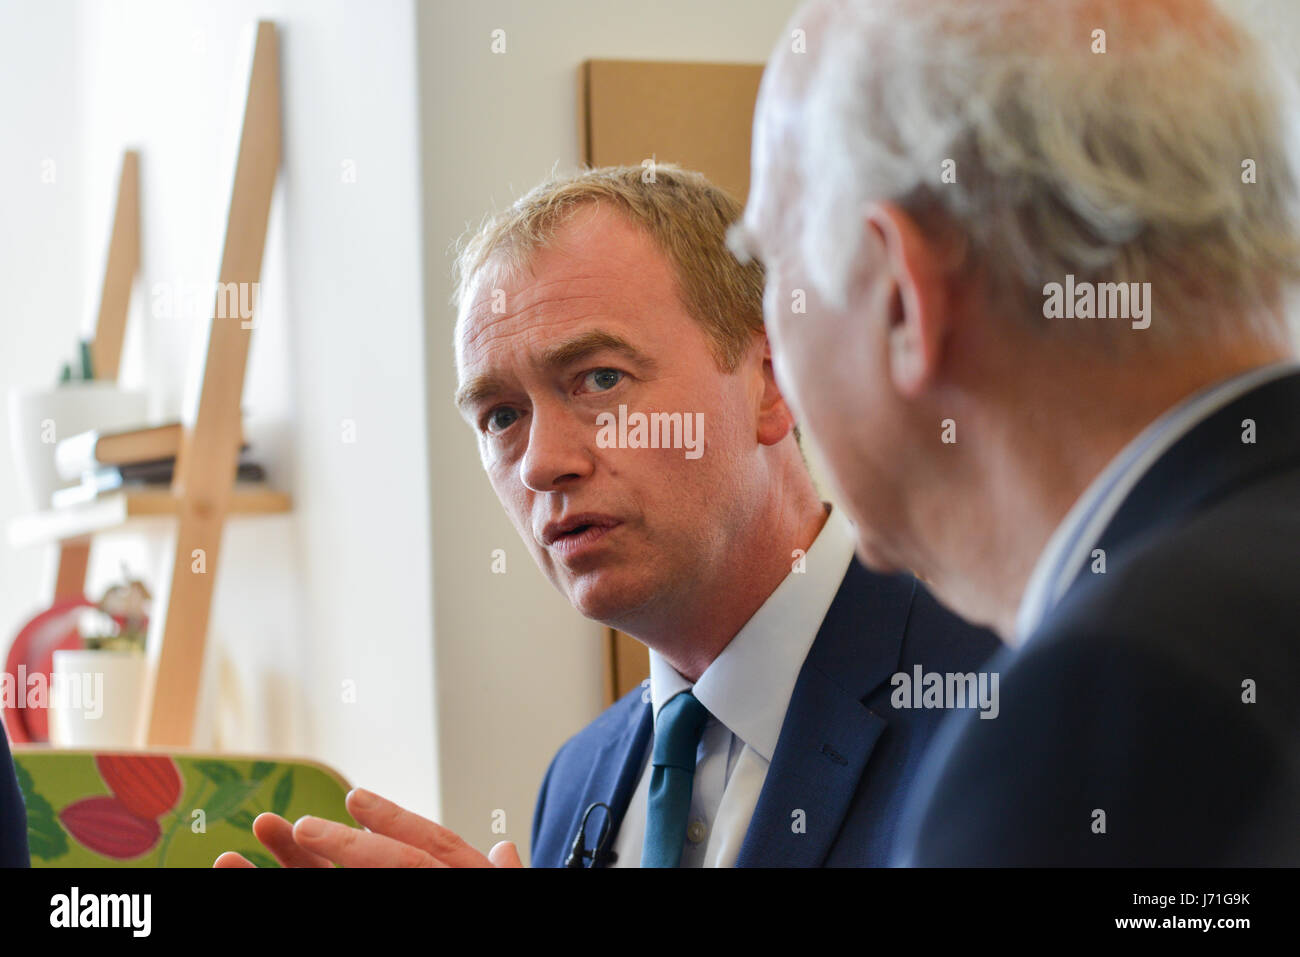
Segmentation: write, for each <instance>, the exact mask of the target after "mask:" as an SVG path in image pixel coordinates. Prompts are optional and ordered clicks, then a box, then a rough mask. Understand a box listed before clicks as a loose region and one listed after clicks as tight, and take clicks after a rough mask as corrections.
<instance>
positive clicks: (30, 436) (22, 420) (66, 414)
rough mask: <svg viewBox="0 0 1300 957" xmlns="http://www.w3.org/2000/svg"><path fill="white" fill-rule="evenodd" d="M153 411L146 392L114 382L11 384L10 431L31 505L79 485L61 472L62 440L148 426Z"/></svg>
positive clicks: (47, 504) (45, 505) (45, 502)
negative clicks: (40, 385)
mask: <svg viewBox="0 0 1300 957" xmlns="http://www.w3.org/2000/svg"><path fill="white" fill-rule="evenodd" d="M148 412H149V397H148V395H147V394H146V393H144V392H127V391H124V390H122V389H119V388H118V387H117V385H116V384H115V383H112V382H70V383H66V384H64V385H61V386H58V387H56V388H44V389H11V390H10V392H9V436H10V439H11V442H12V445H13V453H14V462H15V463H16V465H17V468H18V484H19V485H20V486H21V487H22V489H23V492H24V493H25V494H26V495H27V498H28V501H27V506H28V507H29V508H33V509H38V510H44V509H47V508H49V507H50V496H52V495H53V494H54V492H55V490H57V489H60V488H63V487H64V486H66V485H70V484H76V483H75V482H68V481H66V480H65V479H62V478H60V476H59V470H58V468H57V467H56V466H55V462H54V448H55V446H56V445H57V444H58V443H59V442H62V441H63V440H64V439H66V438H69V437H71V436H74V435H76V434H77V433H79V432H86V431H88V430H90V429H100V430H102V431H109V432H111V431H115V430H118V429H133V428H136V427H139V426H143V425H144V424H145V422H146V419H147V417H148Z"/></svg>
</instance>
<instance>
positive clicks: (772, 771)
mask: <svg viewBox="0 0 1300 957" xmlns="http://www.w3.org/2000/svg"><path fill="white" fill-rule="evenodd" d="M996 646H997V639H996V638H995V637H994V636H993V635H992V634H990V633H989V632H987V631H984V630H982V629H978V628H975V627H973V626H971V625H968V624H966V623H965V622H963V621H961V620H960V619H958V618H956V617H954V616H953V615H952V614H950V613H949V612H947V611H946V610H944V609H943V608H942V607H941V606H940V605H939V604H938V603H937V602H936V601H935V600H934V599H933V598H932V597H931V596H930V595H929V593H928V592H926V591H925V589H924V588H922V587H920V586H919V585H918V584H917V583H916V581H915V579H913V578H911V577H910V576H882V575H876V574H873V573H872V572H869V571H868V570H867V569H865V568H863V567H862V566H861V565H860V564H858V562H857V561H856V560H855V561H854V562H853V563H852V564H851V565H850V567H849V570H848V572H847V573H846V575H845V576H844V580H843V582H842V583H841V584H840V588H839V590H838V592H837V593H836V595H835V599H834V601H833V602H832V603H831V607H830V609H829V610H828V611H827V613H826V617H825V619H824V620H823V622H822V625H821V628H820V629H819V630H818V632H817V637H816V639H815V640H814V641H813V644H812V648H811V649H810V650H809V652H808V657H807V658H806V659H805V661H804V664H803V668H802V670H801V671H800V672H799V678H798V681H797V683H796V684H795V689H794V693H793V695H792V696H791V698H790V705H789V708H788V709H787V710H786V715H785V722H784V724H783V725H782V727H781V734H780V737H779V739H778V740H777V745H776V751H775V753H774V754H773V755H772V764H771V766H770V767H769V768H768V772H767V778H766V780H765V782H764V784H763V790H762V792H761V794H760V795H759V799H758V804H757V806H756V807H755V809H754V816H753V818H752V820H751V821H750V825H749V830H748V832H747V833H746V835H745V840H744V843H743V844H742V845H741V849H740V854H739V857H738V858H737V861H736V865H737V866H738V867H774V866H787V867H818V866H862V865H881V864H885V863H888V861H889V859H890V852H891V848H892V845H893V839H894V832H895V828H896V825H897V822H898V818H899V814H900V812H901V810H902V808H903V805H904V799H905V797H906V792H907V790H908V786H909V784H910V783H911V781H912V778H913V775H914V774H915V773H916V771H917V768H918V767H919V765H920V759H921V754H922V751H923V750H924V748H925V746H926V743H927V742H928V741H929V739H930V736H931V734H932V733H933V732H934V730H935V728H936V727H937V726H938V724H939V721H940V719H941V718H942V712H940V711H937V710H922V709H912V710H904V709H895V708H893V707H892V706H891V704H890V694H891V692H892V691H893V686H892V685H891V683H890V678H891V677H892V676H893V675H894V674H895V673H896V672H899V671H905V672H908V673H909V674H910V672H911V670H912V667H913V665H915V664H920V665H922V666H923V668H924V670H925V671H939V672H945V671H953V672H963V673H964V672H969V671H973V670H977V669H978V668H979V667H980V665H981V664H982V663H983V662H984V661H985V660H986V659H987V658H988V657H989V656H990V655H991V654H992V653H993V651H994V649H995V648H996ZM653 724H654V722H653V718H652V716H651V705H650V704H649V702H647V701H643V700H642V692H641V689H640V688H638V689H636V690H634V691H633V692H632V693H630V694H628V695H627V696H626V697H624V698H622V699H621V700H619V701H618V702H616V703H615V704H613V705H612V706H611V707H609V708H608V709H607V710H606V711H605V712H604V713H603V714H601V715H600V717H598V718H597V719H596V720H595V721H593V722H592V723H591V724H590V725H588V726H587V727H586V728H584V729H583V730H582V731H580V732H579V733H578V734H577V735H575V736H574V737H573V738H571V739H570V740H569V741H568V742H567V743H566V744H565V745H564V746H563V747H562V748H560V751H559V753H558V754H556V756H555V758H554V759H553V760H552V761H551V766H550V768H549V770H547V772H546V778H545V780H543V782H542V787H541V792H540V794H539V795H538V798H537V808H536V812H535V813H534V815H533V845H532V863H533V866H534V867H559V866H561V865H562V864H563V863H564V859H565V857H566V856H567V855H568V852H569V848H570V846H571V844H572V843H573V839H574V837H575V835H576V834H577V833H578V830H579V824H580V821H581V819H582V815H583V812H584V811H585V810H586V808H587V807H588V805H590V804H592V803H593V802H596V801H603V802H605V803H606V804H608V805H609V807H610V809H611V820H610V826H611V830H610V838H609V843H610V845H612V844H613V839H614V836H615V835H616V834H617V832H618V826H619V824H620V823H621V822H622V819H623V815H624V813H625V812H626V810H627V806H628V802H629V801H630V800H631V797H632V792H633V789H634V788H635V787H636V784H637V780H638V778H639V777H640V773H641V767H642V763H643V761H644V758H645V753H646V748H647V747H648V746H649V744H650V740H651V736H652V732H653ZM797 810H802V811H803V812H804V824H805V828H806V830H805V832H804V833H796V831H795V828H794V827H793V823H794V820H795V819H794V817H793V815H794V813H795V811H797ZM603 814H604V812H603V811H601V810H599V809H598V810H596V811H595V812H593V813H592V816H591V820H590V822H589V824H588V827H587V830H586V842H585V843H586V847H587V848H588V849H592V848H594V846H595V844H596V837H597V834H598V832H599V829H600V825H601V823H602V820H603Z"/></svg>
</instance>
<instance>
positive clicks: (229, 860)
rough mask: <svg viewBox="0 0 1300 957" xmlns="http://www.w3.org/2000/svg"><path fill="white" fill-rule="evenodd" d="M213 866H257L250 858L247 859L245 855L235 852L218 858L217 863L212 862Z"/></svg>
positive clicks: (227, 852)
mask: <svg viewBox="0 0 1300 957" xmlns="http://www.w3.org/2000/svg"><path fill="white" fill-rule="evenodd" d="M212 866H213V867H256V866H257V865H256V864H254V863H253V862H252V861H250V860H249V859H248V858H246V857H245V856H244V855H243V854H239V853H237V852H235V851H226V853H224V854H222V855H221V856H220V857H218V858H217V859H216V860H215V861H213V862H212Z"/></svg>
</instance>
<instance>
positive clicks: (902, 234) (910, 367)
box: [866, 203, 951, 399]
mask: <svg viewBox="0 0 1300 957" xmlns="http://www.w3.org/2000/svg"><path fill="white" fill-rule="evenodd" d="M866 226H867V228H868V229H871V230H872V231H874V232H875V234H876V238H877V240H878V241H879V243H880V244H881V246H883V248H884V255H885V265H886V269H887V270H888V275H887V279H888V281H889V283H890V284H891V285H892V287H893V288H892V294H891V295H890V302H889V306H888V309H889V315H888V327H887V329H886V335H887V336H888V349H889V357H888V358H889V372H890V377H891V378H892V379H893V382H894V388H896V389H897V390H898V391H899V393H900V394H902V395H903V396H905V397H907V398H910V399H914V398H916V397H918V396H919V395H921V394H922V393H923V392H924V391H925V390H926V389H927V388H928V387H929V386H930V385H932V384H933V382H934V379H935V377H936V376H937V374H938V370H939V364H940V361H941V359H942V356H943V347H944V343H945V340H946V339H947V337H948V333H949V331H950V326H949V324H950V322H951V310H950V309H949V303H948V286H947V282H946V270H945V267H944V254H943V250H942V249H941V248H940V247H939V245H938V244H937V243H935V242H934V241H932V240H930V239H929V238H927V237H926V236H925V234H924V233H923V232H922V231H921V228H920V227H919V226H918V225H917V222H916V220H915V219H913V218H912V217H911V216H909V215H908V214H907V213H906V212H904V211H903V210H902V209H900V208H899V207H898V206H895V205H894V204H893V203H873V204H871V205H870V206H869V207H868V208H867V211H866Z"/></svg>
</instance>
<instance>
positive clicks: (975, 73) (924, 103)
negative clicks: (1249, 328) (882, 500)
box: [798, 0, 1300, 331]
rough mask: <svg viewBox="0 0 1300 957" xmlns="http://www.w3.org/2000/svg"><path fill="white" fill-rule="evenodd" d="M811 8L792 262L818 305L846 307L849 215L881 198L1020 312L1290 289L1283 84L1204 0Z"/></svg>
mask: <svg viewBox="0 0 1300 957" xmlns="http://www.w3.org/2000/svg"><path fill="white" fill-rule="evenodd" d="M1171 7H1172V8H1173V9H1172V12H1171ZM826 12H829V13H830V23H829V25H828V26H827V28H826V29H825V30H824V31H822V39H821V42H822V43H823V44H824V46H823V47H822V48H821V50H819V51H818V61H819V62H818V63H817V64H816V65H815V66H812V67H811V72H810V73H809V74H807V75H805V77H804V78H803V79H804V83H805V84H806V85H805V89H804V94H805V96H804V100H803V113H802V122H801V123H800V125H801V127H802V129H801V130H800V133H801V134H802V137H801V138H802V139H803V143H802V148H801V149H800V150H799V151H798V152H799V159H798V164H799V167H798V168H799V173H800V178H801V180H802V183H803V198H804V200H805V204H804V206H803V215H802V217H801V218H802V223H801V227H800V230H799V243H800V247H801V249H800V252H801V254H802V259H803V262H804V264H805V266H806V268H807V270H808V275H809V279H810V281H811V282H812V283H813V284H814V285H815V286H816V288H817V289H818V292H819V293H820V294H821V295H822V296H823V297H824V298H826V300H827V301H829V302H832V303H835V304H837V305H839V306H840V307H843V306H844V305H845V304H846V302H847V301H848V299H849V292H850V288H851V283H852V280H853V271H854V268H855V261H856V260H857V258H858V256H859V255H860V245H859V244H860V241H861V237H862V229H861V215H862V210H863V208H864V206H865V204H866V203H868V202H870V201H881V200H888V201H892V202H895V203H897V204H898V205H899V206H901V207H902V208H903V209H905V210H908V211H909V212H922V211H926V210H931V211H936V210H937V211H938V212H939V213H940V214H942V217H943V219H944V221H945V222H947V223H949V224H952V225H955V226H956V227H957V228H958V231H959V232H960V233H961V234H962V237H963V239H964V240H965V242H966V244H967V246H968V251H969V254H970V255H971V256H973V258H974V259H975V260H976V261H978V263H980V264H981V265H982V267H984V268H985V270H986V271H987V273H988V274H989V275H990V276H991V277H992V279H993V280H994V281H995V282H1000V283H1008V284H1010V285H1011V286H1012V287H1014V288H1015V289H1016V290H1017V291H1018V293H1019V294H1020V295H1022V296H1023V297H1024V301H1026V302H1028V301H1030V300H1031V298H1032V297H1034V296H1037V297H1038V298H1037V301H1038V302H1041V301H1042V299H1041V293H1042V289H1043V286H1044V284H1046V283H1049V282H1060V281H1062V279H1063V278H1064V276H1065V275H1066V274H1074V275H1075V276H1076V277H1077V278H1078V279H1080V280H1083V279H1093V280H1099V281H1105V282H1146V281H1153V285H1155V286H1156V295H1157V296H1159V297H1160V299H1161V300H1162V312H1163V313H1165V314H1168V313H1169V311H1170V310H1171V308H1173V305H1172V304H1174V303H1176V304H1177V305H1178V306H1179V307H1188V308H1191V307H1195V306H1196V304H1197V303H1198V301H1200V300H1201V299H1203V298H1204V295H1205V293H1206V291H1207V290H1208V291H1209V292H1211V293H1213V294H1214V295H1215V296H1216V297H1221V298H1222V299H1223V300H1225V301H1228V302H1231V303H1234V304H1251V305H1255V304H1259V303H1266V302H1270V301H1273V300H1274V297H1275V295H1276V294H1277V293H1278V292H1282V291H1285V290H1286V289H1287V288H1288V285H1289V284H1290V283H1292V282H1294V281H1295V280H1297V279H1300V194H1298V189H1297V185H1298V184H1300V131H1297V125H1296V124H1297V117H1298V116H1300V107H1298V106H1297V103H1300V97H1297V91H1296V84H1295V78H1294V77H1293V76H1291V75H1288V74H1287V73H1286V72H1284V71H1283V70H1282V69H1281V68H1280V67H1279V66H1278V65H1277V64H1276V63H1275V62H1274V61H1273V59H1272V58H1271V56H1270V55H1269V51H1268V50H1267V49H1266V48H1265V46H1264V45H1263V44H1261V43H1258V42H1256V41H1255V39H1253V38H1252V37H1251V36H1250V35H1249V34H1248V33H1247V31H1246V29H1245V26H1244V25H1243V24H1240V23H1236V22H1233V21H1232V20H1231V19H1229V17H1228V16H1227V14H1226V13H1225V11H1223V10H1221V9H1219V8H1218V7H1216V6H1214V5H1213V4H1212V3H1211V2H1209V0H1205V2H1193V0H1186V2H1173V3H1170V2H1160V0H923V2H916V0H856V2H854V0H850V2H840V3H838V4H834V5H833V6H832V8H831V9H830V10H828V11H826ZM1094 30H1104V31H1105V34H1106V36H1105V41H1106V44H1107V51H1108V52H1105V53H1097V52H1093V44H1094V42H1095V40H1096V35H1095V34H1094V32H1093V31H1094ZM1248 160H1249V161H1253V163H1254V168H1255V170H1256V176H1257V181H1256V182H1254V183H1246V182H1244V174H1243V169H1244V168H1245V164H1246V162H1247V161H1248ZM947 161H952V164H951V165H950V166H949V168H950V169H951V170H952V171H953V172H955V176H956V181H955V182H947V183H945V182H943V181H942V180H941V174H942V172H943V170H944V166H945V163H947ZM1191 311H1193V312H1194V311H1195V309H1194V308H1191ZM1193 325H1194V323H1193ZM1185 331H1186V330H1185ZM1201 331H1205V330H1201Z"/></svg>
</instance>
